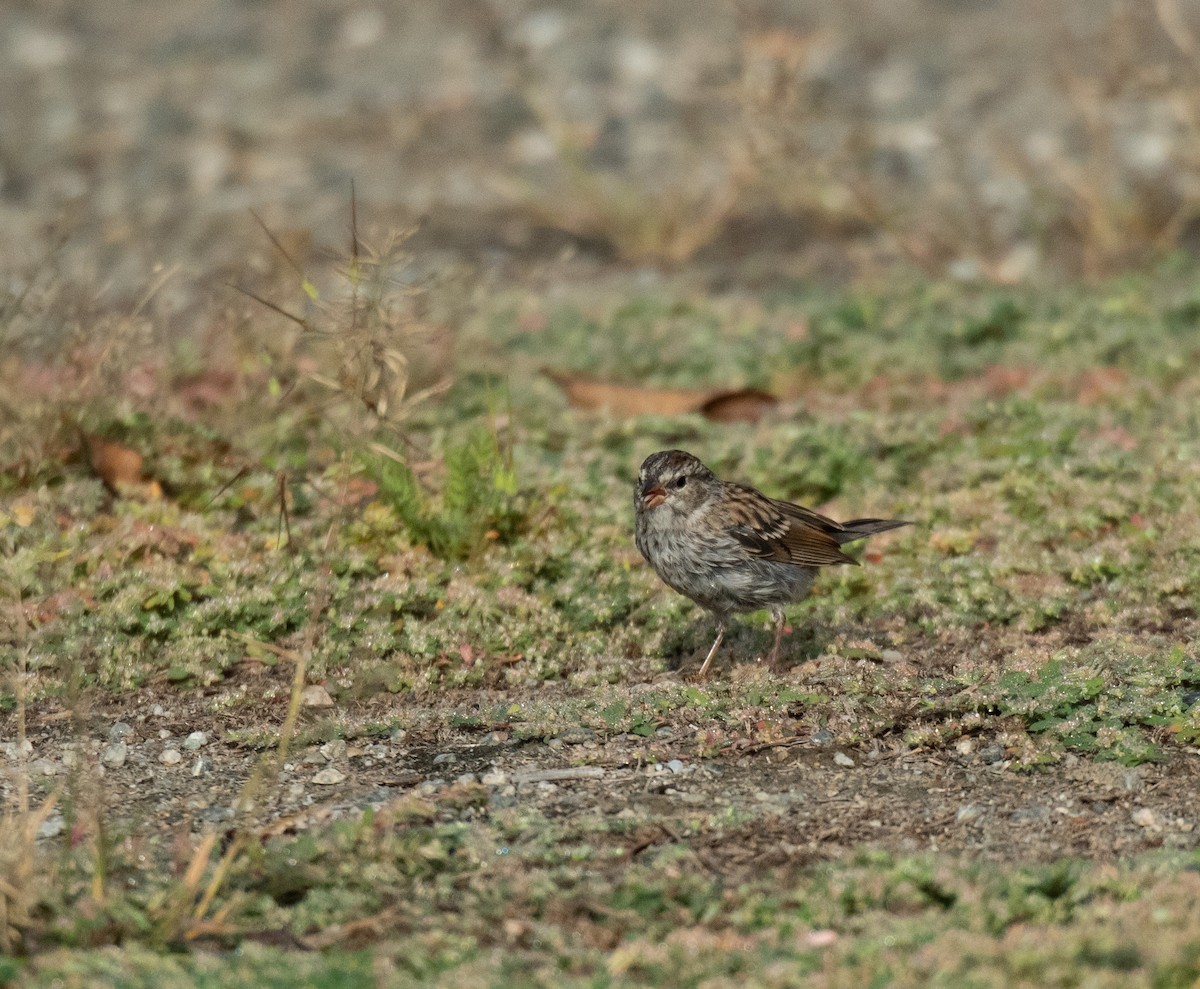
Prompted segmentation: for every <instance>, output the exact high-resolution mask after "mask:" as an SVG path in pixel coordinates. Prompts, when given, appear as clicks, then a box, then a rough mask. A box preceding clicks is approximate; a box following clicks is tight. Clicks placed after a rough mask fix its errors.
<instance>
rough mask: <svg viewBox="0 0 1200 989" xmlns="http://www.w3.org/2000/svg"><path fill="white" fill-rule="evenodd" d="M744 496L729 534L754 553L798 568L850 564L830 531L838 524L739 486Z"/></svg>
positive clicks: (838, 526) (739, 501)
mask: <svg viewBox="0 0 1200 989" xmlns="http://www.w3.org/2000/svg"><path fill="white" fill-rule="evenodd" d="M742 490H743V491H744V492H745V493H746V495H747V497H745V498H744V499H739V500H738V502H737V511H736V512H735V523H734V524H733V525H732V526H730V533H731V534H732V535H733V537H734V538H735V539H736V540H737V541H738V542H739V543H741V544H742V545H743V546H745V547H746V548H747V549H748V550H749V551H750V552H751V553H753V554H754V555H755V556H759V557H762V558H763V559H766V560H775V561H777V562H779V563H791V564H794V565H796V566H801V567H825V566H833V565H835V564H840V563H851V564H852V563H854V562H855V561H854V560H853V559H851V558H850V557H848V556H846V554H845V553H843V552H842V551H841V550H840V549H839V548H838V541H837V539H835V538H834V537H833V536H832V535H830V533H831V532H837V531H839V530H840V529H841V526H840V525H839V524H838V523H837V522H834V521H833V519H828V518H826V517H825V516H824V515H820V514H818V513H817V512H813V511H810V510H809V509H807V508H802V507H801V506H799V505H793V504H791V503H789V502H786V501H776V500H774V499H772V498H767V497H766V496H765V495H761V494H759V493H758V492H757V491H754V490H753V489H752V488H743V489H742Z"/></svg>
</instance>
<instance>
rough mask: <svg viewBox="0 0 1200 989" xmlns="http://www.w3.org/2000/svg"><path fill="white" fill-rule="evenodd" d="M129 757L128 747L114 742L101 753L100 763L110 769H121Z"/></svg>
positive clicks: (122, 743)
mask: <svg viewBox="0 0 1200 989" xmlns="http://www.w3.org/2000/svg"><path fill="white" fill-rule="evenodd" d="M64 754H65V753H64ZM128 756H129V746H128V745H126V744H125V743H124V742H113V743H112V744H111V745H106V746H105V747H104V751H103V752H101V753H100V762H101V763H103V764H104V765H105V766H107V767H108V768H109V769H120V768H121V767H122V766H124V765H125V759H126V758H127V757H128Z"/></svg>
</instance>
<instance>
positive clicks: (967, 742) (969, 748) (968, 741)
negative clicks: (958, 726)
mask: <svg viewBox="0 0 1200 989" xmlns="http://www.w3.org/2000/svg"><path fill="white" fill-rule="evenodd" d="M954 751H955V752H957V753H958V754H959V755H970V754H971V753H972V752H974V751H975V739H973V738H960V739H959V740H958V741H957V742H955V743H954Z"/></svg>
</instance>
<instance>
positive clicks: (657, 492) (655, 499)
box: [640, 484, 667, 509]
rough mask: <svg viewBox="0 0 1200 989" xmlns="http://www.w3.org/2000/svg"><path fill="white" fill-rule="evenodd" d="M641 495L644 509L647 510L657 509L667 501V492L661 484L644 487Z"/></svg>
mask: <svg viewBox="0 0 1200 989" xmlns="http://www.w3.org/2000/svg"><path fill="white" fill-rule="evenodd" d="M640 493H641V496H642V508H645V509H651V508H657V507H658V506H659V505H661V504H662V503H663V502H664V501H666V500H667V492H666V491H665V490H663V486H662V485H661V484H652V485H651V486H650V487H648V488H645V487H644V488H642V490H641V492H640Z"/></svg>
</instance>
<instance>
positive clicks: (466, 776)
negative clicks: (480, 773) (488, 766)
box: [454, 773, 479, 783]
mask: <svg viewBox="0 0 1200 989" xmlns="http://www.w3.org/2000/svg"><path fill="white" fill-rule="evenodd" d="M454 782H455V783H478V782H479V780H478V778H477V777H476V776H475V774H474V773H463V774H461V775H460V776H455V777H454Z"/></svg>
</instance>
